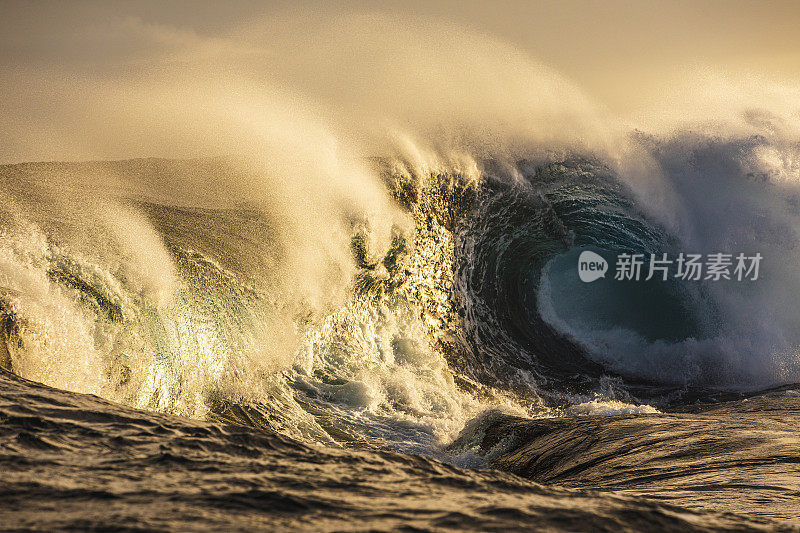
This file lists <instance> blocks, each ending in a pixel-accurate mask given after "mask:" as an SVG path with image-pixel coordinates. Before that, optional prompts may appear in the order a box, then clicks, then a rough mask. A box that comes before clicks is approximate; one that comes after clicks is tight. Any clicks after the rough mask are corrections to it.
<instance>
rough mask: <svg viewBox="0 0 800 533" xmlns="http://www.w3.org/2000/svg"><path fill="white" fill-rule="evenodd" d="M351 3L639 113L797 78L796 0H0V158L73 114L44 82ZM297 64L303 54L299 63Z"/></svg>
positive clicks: (17, 153)
mask: <svg viewBox="0 0 800 533" xmlns="http://www.w3.org/2000/svg"><path fill="white" fill-rule="evenodd" d="M287 13H289V14H288V15H287ZM348 13H354V14H356V13H360V14H363V13H374V14H379V15H380V16H381V17H382V19H381V20H382V21H384V22H383V23H384V24H385V21H392V20H395V19H396V20H397V21H412V22H411V24H416V25H417V26H419V25H420V24H422V23H420V22H419V21H434V23H435V25H434V26H430V27H429V26H424V24H423V25H422V26H420V27H422V28H423V30H421V31H430V32H433V33H434V34H435V33H436V32H437V31H439V30H437V28H458V31H460V32H464V33H465V34H467V35H472V36H473V38H472V40H473V41H474V42H473V43H471V44H473V45H474V47H477V49H479V48H480V46H481V45H480V43H481V41H482V39H484V38H485V37H486V36H490V37H491V38H492V39H494V40H496V41H497V42H500V43H503V44H504V45H508V47H509V49H513V50H515V51H516V52H519V53H520V54H522V55H524V56H526V57H529V58H530V59H531V61H533V62H536V63H542V64H544V65H546V66H547V67H550V68H551V69H552V70H553V71H555V72H557V73H558V74H559V75H560V76H561V77H563V78H565V79H566V80H568V81H570V82H572V83H573V84H574V85H575V86H576V87H577V88H578V89H580V90H581V91H582V92H583V93H585V94H586V95H587V96H588V97H589V98H590V99H591V100H592V101H593V102H594V103H595V104H597V105H599V106H600V107H604V108H606V109H608V110H609V111H610V112H611V113H613V114H615V115H617V116H619V117H622V118H626V119H627V118H636V117H639V116H641V115H647V114H648V112H649V110H650V109H652V108H654V107H656V106H658V105H661V104H662V103H663V102H665V101H672V102H673V105H678V106H679V105H681V103H680V102H681V101H680V99H677V100H676V95H677V94H681V93H686V92H687V91H688V92H692V91H693V90H694V86H695V85H697V83H694V84H693V83H687V80H690V79H692V80H694V79H698V77H700V78H702V76H703V75H705V74H708V75H711V76H713V77H714V78H715V79H720V78H723V79H728V80H733V81H734V82H736V83H739V82H742V83H745V84H747V85H748V87H751V88H752V87H755V88H756V89H755V90H759V87H762V86H764V85H765V84H773V83H774V84H776V86H780V87H786V86H788V87H792V88H796V87H797V86H798V80H800V29H799V28H800V2H797V1H735V0H729V1H671V2H666V1H663V2H654V1H622V0H605V1H602V2H600V1H573V2H567V1H546V2H512V1H494V2H485V1H463V0H461V1H439V2H432V1H411V2H388V1H380V0H378V1H374V2H345V3H339V2H335V3H330V4H325V3H322V2H302V1H301V2H298V1H291V2H270V3H268V5H265V3H264V2H254V1H243V2H229V3H225V5H224V6H222V5H218V3H215V2H194V1H173V2H167V3H162V2H155V1H142V2H76V3H55V2H50V3H48V2H15V1H4V2H2V3H0V69H2V70H3V73H0V83H2V87H0V97H1V98H2V100H3V101H4V104H3V105H2V107H0V127H2V128H3V133H2V134H0V135H2V136H1V137H0V144H4V145H5V146H6V148H4V149H3V150H2V152H0V161H14V160H20V159H23V158H27V157H46V150H44V149H43V150H35V149H31V146H32V144H35V143H36V142H40V143H42V144H47V143H46V142H45V139H47V138H48V136H47V135H46V134H45V133H43V131H44V130H46V129H47V128H48V121H49V120H52V121H53V122H64V121H70V120H73V121H74V120H78V119H79V115H80V113H79V112H77V111H76V110H75V109H74V106H73V107H70V106H69V105H65V104H64V102H63V100H64V97H63V94H62V95H61V96H60V97H59V98H51V97H50V96H51V92H58V91H61V92H63V91H65V90H67V89H65V88H64V84H65V83H66V82H73V83H75V84H76V87H77V89H69V90H70V91H75V92H76V93H77V94H72V95H71V97H72V98H82V97H85V98H91V96H89V95H88V94H87V95H82V94H80V90H81V89H80V88H81V87H83V88H84V89H87V90H88V89H91V87H92V84H93V83H95V82H94V80H97V79H103V80H108V79H109V78H112V77H114V76H118V75H121V73H126V75H127V76H128V77H129V80H130V79H132V78H131V76H130V73H131V72H135V71H136V69H140V71H141V72H142V73H146V74H147V75H148V76H152V75H154V73H156V72H163V71H165V70H168V69H169V68H171V67H170V66H168V65H167V66H162V65H161V64H160V63H159V61H162V60H163V58H164V54H165V53H171V52H173V51H175V50H176V49H178V48H181V47H186V46H192V47H194V49H196V50H197V49H203V50H205V49H210V48H212V47H215V48H214V49H215V50H216V53H217V54H224V53H226V52H225V51H226V50H230V46H229V45H225V46H223V45H220V43H230V42H231V41H230V39H231V38H233V39H234V40H235V39H236V38H237V37H238V36H239V35H240V34H242V33H247V32H252V25H253V22H254V21H258V20H260V21H264V20H266V21H271V22H270V24H271V26H270V25H268V26H266V27H268V28H273V29H274V28H280V27H281V22H280V21H281V20H284V18H285V17H289V18H292V17H294V18H297V17H301V18H302V17H312V18H316V19H317V20H319V21H322V22H321V23H320V24H324V20H325V18H326V16H328V15H327V14H336V15H337V16H344V17H346V16H347V14H348ZM398 24H400V22H398ZM142 28H145V29H146V31H141V29H142ZM300 28H301V29H300V30H293V31H296V33H295V34H294V35H289V36H284V40H283V41H282V42H283V43H284V46H283V47H281V48H280V50H279V51H278V52H279V53H280V54H283V55H284V56H286V57H283V58H282V59H281V61H282V62H283V63H291V57H292V54H293V50H292V43H293V41H292V39H296V40H297V43H298V46H306V45H307V44H308V43H313V42H314V39H315V35H314V34H313V33H311V34H306V35H303V34H302V33H303V32H302V25H301V26H300ZM426 28H427V30H426ZM266 31H269V30H266ZM311 31H312V32H313V30H311ZM356 31H357V30H356ZM356 38H357V36H356ZM467 40H469V39H467ZM318 45H319V46H321V47H323V48H324V46H325V44H324V43H318ZM226 46H228V48H226ZM441 46H442V47H445V48H446V47H447V46H448V45H447V44H446V43H441ZM474 49H475V48H470V50H474ZM220 50H221V51H220ZM466 50H467V49H466V48H465V52H464V53H468V52H467V51H466ZM234 52H235V53H237V54H238V53H241V50H240V49H236V50H235V51H234ZM154 57H157V58H160V59H157V60H155V59H153V58H154ZM495 57H496V58H497V61H498V62H499V63H502V62H503V61H504V60H503V57H502V54H499V55H496V56H495ZM301 64H302V61H301V60H298V68H300V66H299V65H301ZM308 68H310V69H313V68H314V66H313V65H311V66H308ZM370 68H372V69H373V70H372V71H371V70H370ZM380 69H381V65H380V64H372V65H369V64H365V66H364V69H363V71H362V72H361V74H360V75H361V76H365V77H368V76H369V75H370V72H376V73H378V72H379V71H380ZM37 139H38V141H37ZM119 152H120V155H121V154H122V153H123V152H124V150H120V151H119ZM87 153H88V152H87ZM69 154H70V150H67V149H65V150H61V151H59V150H56V151H55V152H54V154H53V156H54V157H55V156H59V157H66V156H69ZM81 155H82V154H81V153H76V155H75V157H80V156H81ZM131 155H137V154H131Z"/></svg>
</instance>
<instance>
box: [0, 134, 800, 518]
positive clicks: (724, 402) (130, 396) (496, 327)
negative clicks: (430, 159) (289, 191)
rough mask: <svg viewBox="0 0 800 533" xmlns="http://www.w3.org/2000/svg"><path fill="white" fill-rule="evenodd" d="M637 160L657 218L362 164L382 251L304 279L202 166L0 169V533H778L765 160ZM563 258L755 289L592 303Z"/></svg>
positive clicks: (789, 227) (531, 167)
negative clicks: (84, 532) (386, 225)
mask: <svg viewBox="0 0 800 533" xmlns="http://www.w3.org/2000/svg"><path fill="white" fill-rule="evenodd" d="M648 142H651V143H653V145H650V146H648V147H647V148H648V150H650V155H651V157H653V158H654V160H655V161H656V162H657V163H658V165H659V168H660V171H661V173H662V178H663V179H664V180H665V182H666V183H668V184H669V187H668V189H669V191H670V198H671V200H670V201H669V202H667V201H665V202H664V203H663V204H653V203H652V202H647V201H643V200H642V199H641V194H640V193H641V191H640V190H639V189H637V187H639V186H640V185H637V184H636V183H632V182H629V181H625V180H623V179H621V178H620V177H618V176H617V175H616V174H615V172H614V171H612V170H611V166H610V165H607V164H605V163H603V162H602V161H600V160H597V159H594V158H589V157H578V156H570V157H567V158H564V157H560V158H557V157H555V156H551V157H549V158H547V159H543V160H541V161H535V162H534V161H519V162H517V163H516V164H515V165H514V167H513V169H512V170H513V171H512V170H510V169H509V168H508V166H504V165H500V164H499V163H497V162H495V161H485V162H483V163H482V164H481V165H480V170H479V171H476V172H475V173H462V172H457V171H455V170H451V171H442V172H438V171H431V172H428V173H424V174H420V172H419V171H418V170H411V169H410V167H407V166H406V165H405V164H404V163H403V162H401V161H390V160H375V161H374V162H373V163H374V165H375V166H376V168H377V169H378V171H379V172H380V173H381V175H382V176H383V177H384V180H385V184H386V188H387V194H388V195H390V196H391V197H392V198H393V199H394V201H395V202H396V204H397V206H398V210H399V211H400V212H401V213H402V217H401V218H402V219H403V222H402V223H400V222H397V221H395V224H394V226H393V227H392V228H391V230H390V232H389V239H387V240H386V242H385V243H384V244H385V245H384V246H383V247H381V246H379V245H378V244H376V234H377V233H378V230H377V226H378V222H377V221H376V220H372V219H370V218H363V217H361V216H356V215H354V214H352V216H351V215H350V214H348V217H349V218H347V224H346V227H345V229H343V230H342V231H344V232H345V233H346V241H347V242H348V243H349V248H348V249H347V250H345V253H344V256H343V257H340V256H338V255H336V254H335V253H334V252H332V251H331V250H330V249H327V248H324V247H323V246H322V244H320V248H319V249H318V250H317V252H316V253H315V254H313V257H308V256H307V255H306V256H303V257H302V258H300V259H302V261H298V257H296V255H297V253H298V252H297V250H298V248H295V247H293V246H292V243H293V242H295V241H294V239H297V238H298V237H297V235H296V234H295V233H292V232H293V231H295V229H291V228H290V229H287V228H286V227H285V226H283V225H282V224H281V218H280V217H275V216H273V213H271V212H270V211H269V210H265V209H263V206H260V205H259V204H258V203H247V202H243V201H242V199H241V198H238V199H236V198H234V199H230V198H225V195H224V192H225V183H227V182H229V181H231V180H237V181H238V182H241V181H244V180H245V178H243V177H241V176H239V175H237V172H238V171H236V170H235V169H234V167H233V166H231V165H230V164H229V163H228V162H226V161H224V160H199V161H167V160H135V161H126V162H117V163H86V164H58V163H51V164H26V165H17V166H6V167H2V170H0V180H2V185H3V188H2V193H1V194H0V195H1V196H2V199H3V204H2V208H0V230H1V231H2V233H0V320H1V322H0V326H1V328H0V329H1V330H2V331H1V332H0V335H1V336H2V341H3V342H2V347H1V348H2V349H0V366H2V367H4V368H5V369H7V370H8V371H2V373H0V401H1V402H2V403H1V404H0V446H2V450H3V451H2V456H0V461H2V473H3V476H2V479H0V490H1V491H2V495H3V502H4V503H3V506H2V511H0V516H2V517H3V519H4V523H5V524H6V525H10V526H8V527H12V528H13V527H17V526H18V527H19V528H32V529H91V528H103V529H105V528H122V529H126V528H129V529H220V528H225V529H252V528H258V527H275V528H286V529H289V528H291V529H302V530H352V529H378V530H393V529H402V528H405V529H408V530H414V529H422V530H425V529H433V530H436V529H448V528H452V529H474V530H506V529H509V528H521V527H532V528H533V527H535V528H543V529H547V528H551V529H566V530H587V529H600V530H609V531H612V530H613V531H618V530H625V529H628V530H641V529H645V528H652V527H656V528H660V529H672V530H681V531H684V530H693V529H696V530H707V529H720V528H725V529H734V530H737V529H738V530H750V529H758V528H762V529H769V530H771V529H775V528H786V529H791V528H793V527H800V526H799V525H798V524H800V522H799V521H798V520H799V519H798V516H799V515H798V511H797V505H796V502H797V497H798V490H799V489H798V485H799V483H798V481H799V480H800V465H799V464H798V459H797V457H799V456H800V455H798V449H799V448H800V438H799V436H798V432H797V430H796V427H797V421H798V420H800V412H799V411H798V409H800V399H799V398H800V396H798V393H797V387H796V385H794V384H795V383H797V382H798V381H800V372H799V370H800V359H798V356H797V354H798V347H800V337H798V333H797V332H798V331H800V328H798V326H800V313H798V311H797V309H796V305H795V303H796V301H797V300H796V298H795V297H796V296H798V295H800V294H798V293H799V292H800V291H798V289H800V279H797V271H798V270H797V267H798V264H797V263H798V257H797V254H796V250H795V244H794V243H795V242H796V237H797V235H796V232H797V228H798V227H800V226H799V225H798V222H799V221H798V217H800V212H798V210H797V203H796V199H797V198H798V197H800V188H798V186H796V185H794V183H793V182H786V181H780V180H778V179H777V177H778V175H777V174H774V173H773V174H771V173H770V172H769V169H768V168H766V167H765V166H764V165H765V163H764V162H763V161H762V160H761V159H759V154H760V153H762V152H763V150H765V149H774V147H773V146H771V145H770V143H769V141H767V140H766V139H765V138H745V139H737V140H732V141H721V140H718V139H700V140H698V139H697V138H693V137H686V138H677V139H673V140H662V141H658V142H656V141H654V140H650V141H648ZM187 176H191V177H192V178H191V179H190V178H187ZM198 176H199V177H198ZM192 180H196V181H192ZM187 183H204V184H206V185H208V184H211V185H208V186H209V187H211V190H195V189H192V188H187V186H186V185H187ZM214 184H216V185H214ZM214 186H216V187H217V189H214ZM175 191H179V192H180V194H176V193H175ZM187 191H188V192H187ZM676 213H677V214H678V215H680V216H678V217H677V219H676V217H674V216H672V215H675V214H676ZM312 214H313V213H312ZM299 216H300V214H298V217H299ZM302 216H303V217H305V216H306V215H302ZM320 216H322V215H321V214H320ZM586 249H591V250H595V251H597V252H599V253H617V252H634V253H648V254H649V253H661V252H670V253H671V252H676V251H679V250H685V251H690V252H695V251H701V252H706V251H707V252H711V251H730V252H733V253H736V252H746V253H753V252H755V251H758V252H760V253H762V254H763V255H764V257H765V262H764V265H763V272H762V278H761V279H760V280H759V281H758V282H757V284H756V282H753V283H752V284H747V283H742V282H735V281H730V282H720V283H711V282H709V283H704V282H700V283H698V284H696V285H692V286H685V285H681V284H680V283H678V282H666V283H648V284H646V285H641V286H638V285H636V286H634V285H625V284H619V285H614V286H613V287H611V288H609V287H608V286H606V287H604V286H603V285H602V283H600V284H598V285H592V286H589V285H585V284H582V282H580V281H579V280H578V278H577V274H576V272H575V268H576V265H575V263H576V257H577V253H578V252H579V251H581V250H586ZM307 252H308V250H304V253H305V254H307ZM301 264H302V265H307V264H313V265H315V269H314V279H313V280H312V279H311V278H310V277H309V275H308V273H307V272H306V271H304V270H302V269H299V268H297V265H301ZM318 283H321V285H320V286H321V287H322V290H310V289H311V288H315V287H317V286H318V285H317V284H318ZM592 287H594V288H592ZM592 291H596V292H592ZM598 294H600V296H598ZM87 394H88V395H87ZM92 395H93V396H92ZM101 398H102V399H101Z"/></svg>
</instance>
